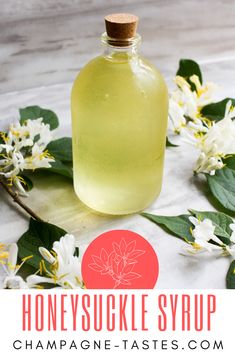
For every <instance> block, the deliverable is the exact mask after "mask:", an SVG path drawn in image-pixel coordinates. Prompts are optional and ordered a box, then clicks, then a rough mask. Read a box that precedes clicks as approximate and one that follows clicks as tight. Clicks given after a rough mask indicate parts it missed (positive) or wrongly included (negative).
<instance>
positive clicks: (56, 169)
mask: <svg viewBox="0 0 235 353" xmlns="http://www.w3.org/2000/svg"><path fill="white" fill-rule="evenodd" d="M40 170H42V171H45V172H49V173H54V174H59V175H63V176H65V177H66V178H69V179H73V169H72V167H70V166H69V165H67V164H65V163H63V162H61V161H60V160H56V159H55V161H54V162H51V168H40Z"/></svg>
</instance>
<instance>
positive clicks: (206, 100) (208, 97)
mask: <svg viewBox="0 0 235 353" xmlns="http://www.w3.org/2000/svg"><path fill="white" fill-rule="evenodd" d="M189 80H190V81H191V82H192V83H194V85H195V87H196V102H197V107H198V108H199V110H200V108H202V107H204V106H205V105H207V104H210V103H212V102H213V97H214V94H215V91H216V90H217V85H216V84H215V83H213V82H207V83H206V84H205V85H202V84H201V82H200V80H199V77H198V76H197V75H192V76H191V77H190V78H189Z"/></svg>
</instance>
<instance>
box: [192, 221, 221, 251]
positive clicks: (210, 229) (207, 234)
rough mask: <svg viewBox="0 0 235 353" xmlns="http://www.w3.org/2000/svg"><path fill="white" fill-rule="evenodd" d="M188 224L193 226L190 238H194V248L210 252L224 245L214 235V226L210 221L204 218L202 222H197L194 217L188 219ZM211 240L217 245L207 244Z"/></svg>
mask: <svg viewBox="0 0 235 353" xmlns="http://www.w3.org/2000/svg"><path fill="white" fill-rule="evenodd" d="M189 220H190V222H191V223H192V224H193V225H194V229H192V236H193V237H194V239H195V240H194V243H195V244H196V248H199V249H200V248H202V249H206V250H208V251H212V250H213V249H218V246H223V245H224V243H223V242H222V241H221V240H220V239H219V238H218V237H217V236H216V235H215V234H214V231H215V226H214V225H213V223H212V221H211V220H210V219H207V218H205V219H204V220H202V221H201V220H199V219H198V218H196V217H193V216H191V217H189ZM210 240H213V241H214V242H215V243H216V244H217V245H214V244H211V243H209V241H210Z"/></svg>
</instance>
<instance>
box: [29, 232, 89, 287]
mask: <svg viewBox="0 0 235 353" xmlns="http://www.w3.org/2000/svg"><path fill="white" fill-rule="evenodd" d="M75 250H76V245H75V238H74V236H73V235H72V234H66V235H65V236H63V237H61V238H60V241H56V242H55V243H54V244H53V251H52V252H49V251H48V250H47V249H45V248H43V247H40V248H39V251H40V254H41V255H42V257H43V258H44V259H45V260H46V261H47V262H48V263H49V264H50V269H49V270H48V269H47V268H46V266H45V265H44V263H43V262H42V265H41V273H44V274H45V276H44V277H43V276H38V275H32V276H29V277H28V278H27V280H28V281H29V283H31V284H34V285H35V284H38V283H52V284H56V285H58V286H61V287H63V288H66V289H77V288H82V287H83V282H82V274H81V259H80V258H81V254H80V255H79V258H78V257H77V256H75V255H74V253H75Z"/></svg>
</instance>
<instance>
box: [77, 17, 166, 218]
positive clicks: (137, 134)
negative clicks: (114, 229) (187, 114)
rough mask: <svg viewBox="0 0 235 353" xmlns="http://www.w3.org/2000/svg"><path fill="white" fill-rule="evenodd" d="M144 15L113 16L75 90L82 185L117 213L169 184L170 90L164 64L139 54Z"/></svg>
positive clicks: (86, 197)
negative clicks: (166, 160)
mask: <svg viewBox="0 0 235 353" xmlns="http://www.w3.org/2000/svg"><path fill="white" fill-rule="evenodd" d="M137 20H138V18H137V17H136V16H134V15H129V14H114V15H109V16H106V18H105V22H106V31H107V33H104V34H103V35H102V39H101V40H102V44H103V47H104V53H103V55H101V56H98V57H96V58H95V59H93V60H91V61H90V62H89V63H88V64H87V65H86V66H85V67H84V68H83V69H82V70H81V71H80V73H79V75H78V76H77V78H76V80H75V82H74V85H73V89H72V101H71V110H72V129H73V163H74V188H75V192H76V194H77V195H78V197H79V198H80V200H81V201H82V202H84V203H85V204H86V205H87V206H89V207H90V208H92V209H94V210H96V211H99V212H102V213H107V214H114V215H115V214H117V215H121V214H128V213H134V212H138V211H141V210H143V209H144V208H146V207H147V206H149V205H150V204H151V203H152V202H153V201H154V199H155V198H156V197H157V196H158V195H159V193H160V190H161V185H162V174H163V162H164V151H165V142H166V128H167V115H168V114H167V113H168V93H167V88H166V85H165V82H164V80H163V78H162V76H161V74H160V73H159V71H158V70H156V68H155V67H154V66H153V65H152V64H150V63H149V62H148V61H147V60H146V59H144V58H143V57H141V56H139V54H138V48H139V45H140V40H141V38H140V36H139V35H138V34H136V33H135V31H136V26H137Z"/></svg>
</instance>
